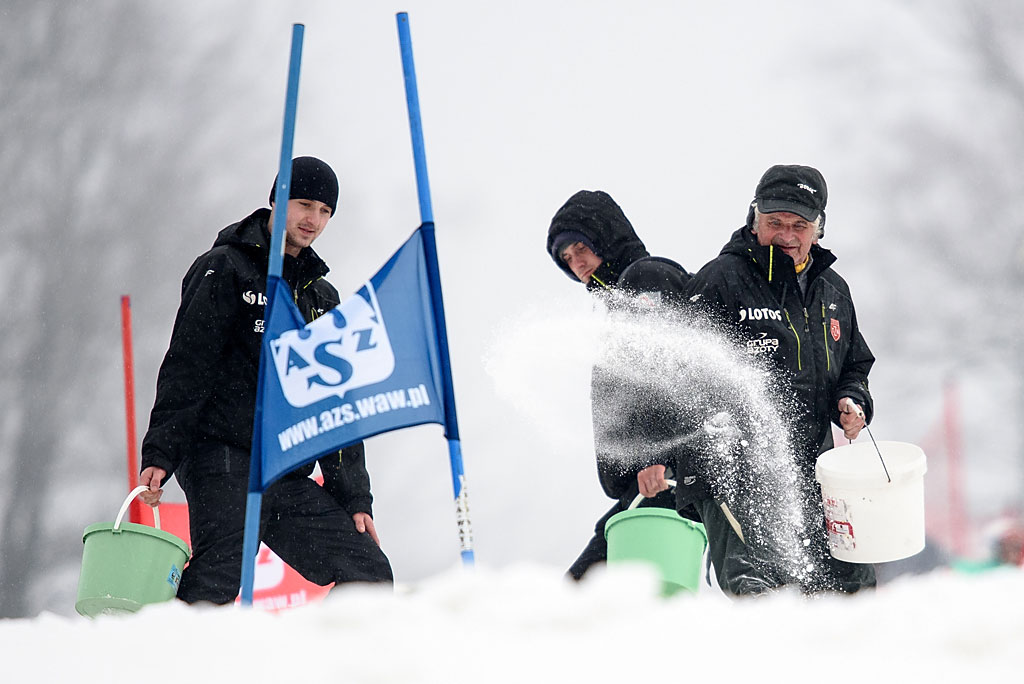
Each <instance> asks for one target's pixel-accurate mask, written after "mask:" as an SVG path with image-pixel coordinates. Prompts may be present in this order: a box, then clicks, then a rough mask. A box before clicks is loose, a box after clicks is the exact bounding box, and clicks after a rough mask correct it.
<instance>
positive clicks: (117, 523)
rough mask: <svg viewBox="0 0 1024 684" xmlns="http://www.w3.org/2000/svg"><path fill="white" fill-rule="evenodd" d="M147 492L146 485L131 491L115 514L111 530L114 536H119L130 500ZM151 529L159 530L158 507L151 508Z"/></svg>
mask: <svg viewBox="0 0 1024 684" xmlns="http://www.w3.org/2000/svg"><path fill="white" fill-rule="evenodd" d="M148 491H149V487H147V486H146V485H139V486H138V487H136V488H135V489H133V490H132V491H131V493H130V494H129V495H128V498H127V499H125V500H124V503H123V504H121V510H119V511H118V512H117V519H116V520H114V528H113V530H111V531H112V532H113V533H114V534H121V519H122V518H124V514H125V513H126V512H127V511H128V506H130V505H131V503H132V499H134V498H135V497H137V496H138V495H139V494H141V493H142V492H148ZM153 527H155V528H156V529H158V530H159V529H160V506H159V505H157V506H154V507H153Z"/></svg>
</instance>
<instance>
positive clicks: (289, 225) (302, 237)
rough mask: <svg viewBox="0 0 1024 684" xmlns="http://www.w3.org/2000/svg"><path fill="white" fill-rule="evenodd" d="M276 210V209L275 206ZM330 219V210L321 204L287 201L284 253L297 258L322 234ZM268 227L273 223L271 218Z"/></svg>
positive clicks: (305, 200) (298, 200) (297, 200)
mask: <svg viewBox="0 0 1024 684" xmlns="http://www.w3.org/2000/svg"><path fill="white" fill-rule="evenodd" d="M274 209H275V210H276V209H277V207H276V206H275V207H274ZM330 218H331V208H330V207H329V206H327V205H326V204H324V203H323V202H318V201H317V200H308V199H291V200H288V216H287V217H286V218H285V234H284V253H285V254H290V255H291V256H293V257H294V256H298V255H299V252H300V251H302V249H303V248H304V247H309V246H310V245H311V244H313V240H316V239H317V238H318V237H320V233H322V232H324V228H325V227H326V226H327V221H328V220H329V219H330ZM270 226H271V228H273V226H274V221H273V217H271V221H270Z"/></svg>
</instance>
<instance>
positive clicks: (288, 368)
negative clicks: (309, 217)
mask: <svg viewBox="0 0 1024 684" xmlns="http://www.w3.org/2000/svg"><path fill="white" fill-rule="evenodd" d="M267 292H268V296H269V302H268V305H267V316H266V330H265V332H264V335H263V353H262V354H261V359H260V378H259V389H258V390H257V397H256V415H257V421H256V425H257V429H256V430H255V431H254V434H253V440H254V444H253V447H254V449H253V450H254V454H256V453H258V454H260V461H259V467H260V473H259V477H258V482H259V485H260V488H259V491H263V490H264V489H266V487H267V486H269V485H270V483H272V482H273V481H274V480H276V479H277V478H279V477H281V476H282V475H284V474H286V473H288V472H290V471H292V470H294V469H295V468H297V467H299V466H301V465H304V464H306V463H309V462H310V461H313V460H315V459H317V458H319V457H321V456H323V455H325V454H328V453H330V452H332V451H337V450H338V449H341V448H342V447H345V446H348V445H349V444H354V443H355V442H358V441H360V440H362V439H365V438H367V437H371V436H373V435H376V434H380V433H382V432H388V431H390V430H397V429H399V428H404V427H409V426H411V425H420V424H423V423H444V398H443V392H442V389H441V388H442V387H443V385H442V380H441V359H440V354H439V352H438V338H437V327H436V324H435V321H434V313H433V307H432V304H431V298H430V287H429V285H428V281H427V267H426V260H425V255H424V243H423V231H422V229H417V230H416V231H415V232H414V233H413V234H412V237H410V238H409V239H408V240H407V241H406V242H405V244H404V245H402V247H401V248H400V249H399V250H398V251H397V252H395V254H394V256H392V257H391V259H389V260H388V262H387V263H386V264H385V265H384V267H383V268H381V269H380V271H378V272H377V274H376V275H374V276H373V277H372V278H370V279H369V280H368V281H367V282H366V283H365V284H364V285H363V287H362V288H360V289H359V291H358V292H356V293H355V294H354V295H352V296H351V297H349V298H348V299H347V300H345V301H344V302H342V303H341V304H339V305H338V306H337V307H335V308H334V309H332V310H331V311H328V312H327V313H325V314H323V315H322V316H320V317H319V318H317V319H316V320H314V321H313V322H312V323H309V324H307V323H306V322H305V320H304V319H303V318H302V315H301V314H300V313H299V311H298V309H297V308H296V307H295V304H294V302H293V301H292V296H291V292H290V291H289V287H288V285H287V284H286V283H285V282H284V281H282V280H281V279H280V278H278V277H276V276H271V277H270V278H268V282H267ZM254 465H255V464H254ZM250 491H252V487H250Z"/></svg>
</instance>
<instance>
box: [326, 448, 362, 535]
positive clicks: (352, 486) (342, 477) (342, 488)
mask: <svg viewBox="0 0 1024 684" xmlns="http://www.w3.org/2000/svg"><path fill="white" fill-rule="evenodd" d="M319 463H320V472H321V473H323V476H324V489H326V490H327V492H328V493H329V494H330V495H331V496H333V497H334V500H335V501H337V502H338V505H340V506H341V507H342V508H344V509H345V510H346V511H348V512H349V513H350V514H351V515H355V514H356V513H366V514H367V515H369V516H371V517H372V516H373V495H372V494H371V493H370V473H369V472H367V470H366V450H365V448H364V447H363V443H362V442H359V443H358V444H353V445H351V446H347V447H345V448H344V449H342V450H341V451H336V452H334V453H332V454H330V455H328V456H324V457H323V458H321V459H320V460H319Z"/></svg>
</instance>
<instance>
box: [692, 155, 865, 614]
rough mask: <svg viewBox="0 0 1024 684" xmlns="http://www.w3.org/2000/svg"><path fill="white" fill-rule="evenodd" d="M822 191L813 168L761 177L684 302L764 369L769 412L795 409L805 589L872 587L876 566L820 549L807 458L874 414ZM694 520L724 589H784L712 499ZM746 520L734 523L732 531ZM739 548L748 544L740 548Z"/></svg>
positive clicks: (816, 498) (819, 517)
mask: <svg viewBox="0 0 1024 684" xmlns="http://www.w3.org/2000/svg"><path fill="white" fill-rule="evenodd" d="M827 200H828V189H827V187H826V185H825V179H824V178H823V177H822V175H821V173H819V172H818V170H817V169H814V168H811V167H809V166H797V165H779V166H773V167H771V168H770V169H768V170H767V171H766V172H765V173H764V175H763V176H762V177H761V180H760V182H759V183H758V184H757V188H756V189H755V192H754V200H753V202H752V203H751V204H750V207H749V210H748V214H747V221H746V224H745V225H744V226H743V227H741V228H740V229H738V230H737V231H736V232H734V233H733V235H732V237H731V239H730V240H729V242H728V243H727V244H726V245H725V247H724V248H723V249H722V251H721V254H720V255H719V256H718V257H717V258H715V259H713V260H712V261H711V262H709V263H708V264H707V265H706V266H704V268H702V269H701V270H700V271H699V272H698V273H697V274H696V275H695V276H694V277H693V279H692V280H691V281H690V283H689V285H688V287H687V297H688V298H689V300H690V302H691V303H692V304H693V306H694V307H696V309H697V310H699V311H703V312H704V313H705V314H706V315H707V316H708V317H709V318H710V319H711V320H712V321H714V322H715V323H716V324H718V325H720V326H721V327H722V328H724V329H725V330H726V331H727V332H728V333H729V334H730V335H731V336H732V337H733V339H736V340H737V341H738V343H739V344H740V345H741V346H742V347H743V348H744V349H745V351H746V352H747V353H748V354H750V355H759V356H762V358H764V359H765V360H766V361H767V363H768V365H769V367H770V368H771V369H773V371H774V373H773V378H774V380H773V382H775V383H776V385H775V387H776V397H777V405H778V406H780V407H781V406H783V405H793V406H794V409H793V413H794V414H795V425H794V434H793V435H792V438H793V443H794V445H795V450H796V453H794V455H793V457H794V459H795V466H796V470H797V472H798V473H799V475H800V477H802V485H803V486H804V487H807V491H808V492H810V493H809V494H808V496H807V497H806V498H807V499H809V500H807V501H806V502H805V503H806V508H807V518H806V519H807V520H809V521H810V523H809V524H807V530H808V532H807V534H808V537H809V542H808V543H809V544H810V549H811V553H812V554H813V557H814V558H815V560H816V562H817V563H818V564H819V565H820V566H822V568H823V571H822V572H823V573H824V577H818V578H816V579H814V580H813V581H811V582H809V583H808V584H807V585H805V586H803V587H802V588H803V589H804V590H805V591H818V590H834V591H842V592H855V591H857V590H858V589H860V588H863V587H870V586H874V584H875V575H874V569H873V567H872V566H870V565H855V564H850V563H844V562H841V561H838V560H835V559H834V558H832V557H831V555H830V554H829V553H828V550H827V547H826V531H825V528H824V518H823V514H822V511H821V497H820V490H819V488H818V487H817V485H816V484H815V483H814V464H815V460H816V458H817V456H818V455H819V454H820V453H822V452H824V451H826V450H828V449H830V448H832V447H833V438H832V427H831V426H832V424H833V423H834V424H835V425H837V426H839V427H840V428H841V429H842V430H843V433H844V435H845V436H846V437H847V438H848V439H850V440H852V439H855V438H856V437H857V435H858V433H859V432H860V430H861V428H862V427H863V426H864V425H865V424H866V422H868V421H870V420H871V417H872V414H873V412H874V408H873V404H872V400H871V394H870V393H869V392H868V372H869V371H870V369H871V366H872V364H873V363H874V356H872V354H871V351H870V350H869V349H868V346H867V344H866V343H865V341H864V338H863V337H862V336H861V333H860V328H859V326H858V325H857V314H856V311H855V310H854V306H853V299H852V298H851V296H850V288H849V287H848V286H847V284H846V281H845V280H843V279H842V278H841V277H840V276H839V274H838V273H836V272H835V271H834V270H833V269H832V264H833V263H834V262H835V260H836V258H835V256H833V254H832V253H831V252H830V251H828V250H827V249H824V248H823V247H821V246H820V245H819V244H818V242H819V240H820V239H821V238H822V236H823V235H824V228H825V205H826V202H827ZM697 508H698V511H699V512H700V513H701V516H702V518H703V521H704V525H705V527H706V529H707V532H708V543H709V549H710V551H709V553H710V556H711V561H712V563H713V565H714V567H715V573H716V575H717V578H718V582H719V585H720V586H721V587H722V589H723V590H724V591H726V592H728V593H731V594H755V593H761V592H763V591H768V590H771V589H773V588H775V587H778V586H781V585H782V584H785V583H787V579H786V578H785V577H784V576H783V575H782V574H780V573H779V572H778V571H777V568H776V567H773V564H772V559H770V558H768V559H766V558H760V557H757V554H756V553H753V552H751V548H750V547H748V545H746V544H745V543H744V541H743V540H742V538H741V537H740V536H739V535H738V534H737V532H736V530H737V528H736V527H734V526H733V525H730V524H729V521H728V520H726V518H725V516H724V515H723V513H722V511H721V509H720V508H719V507H718V506H717V505H716V504H715V502H714V501H712V500H711V499H706V500H704V501H702V502H699V503H698V505H697ZM747 522H748V521H744V520H740V521H739V526H740V528H742V527H744V526H745V524H746V523H747ZM749 541H750V540H749V539H748V540H747V542H748V543H749Z"/></svg>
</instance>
